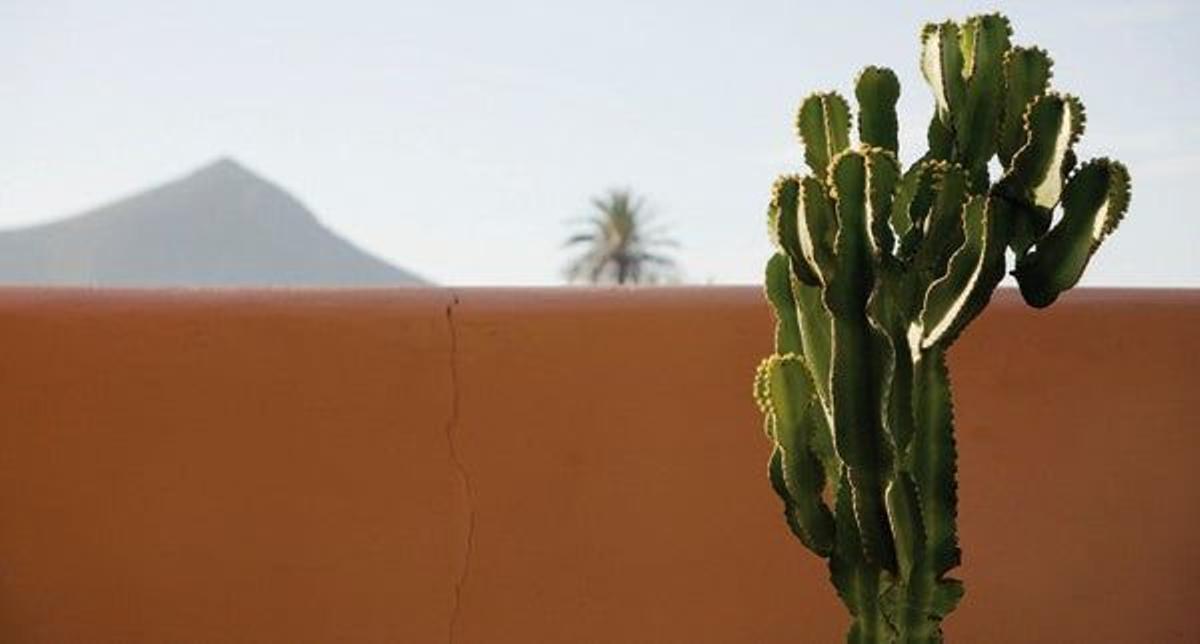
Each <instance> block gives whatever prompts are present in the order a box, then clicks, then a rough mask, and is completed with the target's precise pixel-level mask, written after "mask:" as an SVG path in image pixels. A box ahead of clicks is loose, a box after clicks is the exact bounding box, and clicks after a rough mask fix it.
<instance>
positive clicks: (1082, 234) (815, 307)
mask: <svg viewBox="0 0 1200 644" xmlns="http://www.w3.org/2000/svg"><path fill="white" fill-rule="evenodd" d="M1010 36H1011V29H1010V27H1009V23H1008V20H1007V19H1006V18H1004V17H1003V16H1000V15H995V14H992V15H980V16H973V17H970V18H967V19H966V20H965V21H964V22H962V23H961V24H958V23H955V22H949V21H948V22H943V23H939V24H929V25H926V26H925V28H924V29H923V30H922V32H921V36H920V40H921V57H920V64H921V71H922V74H923V75H924V77H925V80H926V81H927V82H928V83H929V85H930V87H931V88H932V90H933V95H934V101H935V105H936V109H935V111H934V115H933V118H932V121H931V122H930V124H929V129H928V143H929V150H928V151H927V152H926V153H925V154H924V156H922V157H921V158H920V159H918V160H917V161H916V162H915V163H913V164H912V165H911V166H909V167H908V168H907V169H905V168H903V167H902V166H901V164H900V162H899V158H898V136H897V129H898V126H897V119H896V110H895V108H896V101H897V99H898V98H899V96H900V84H899V82H898V81H897V79H896V75H895V74H894V73H893V72H892V71H891V70H889V69H886V68H882V67H867V68H866V69H864V70H863V71H862V73H860V74H859V76H858V78H857V79H856V81H855V88H854V94H855V98H856V99H857V102H858V114H857V119H854V117H852V115H851V111H850V107H849V105H848V103H847V102H846V101H845V100H844V99H843V98H842V97H841V96H839V95H837V94H836V93H823V94H813V95H811V96H809V97H808V98H806V99H805V100H804V101H803V103H802V104H801V106H800V110H799V114H798V117H797V122H796V126H797V130H798V133H799V136H800V139H801V140H802V142H803V145H804V160H805V162H806V163H807V165H808V166H809V169H810V170H811V172H810V173H809V174H806V175H804V176H783V177H780V178H779V179H778V180H777V181H776V183H775V186H774V189H773V192H772V196H771V202H770V207H769V229H770V235H771V237H772V241H773V242H774V244H775V246H776V250H777V252H776V253H775V255H774V256H773V257H771V259H770V261H769V262H768V263H767V267H766V294H767V299H768V300H769V302H770V304H771V306H772V308H773V310H774V313H775V319H776V327H775V353H774V354H773V355H771V356H770V357H768V358H767V359H766V360H764V361H763V362H762V364H761V365H760V366H759V369H758V372H757V374H756V377H755V382H754V393H755V398H756V400H757V402H758V403H759V406H760V408H761V410H762V411H763V414H764V416H765V419H766V423H765V425H766V433H767V435H768V437H769V438H770V439H771V441H772V442H773V444H774V450H773V452H772V454H771V457H770V462H769V466H768V472H769V478H770V482H771V485H772V486H773V487H774V489H775V492H776V493H777V494H778V495H779V496H780V497H781V498H782V499H783V502H784V516H785V518H786V520H787V525H788V526H789V527H790V528H791V531H792V532H793V533H794V534H795V536H796V537H797V538H798V539H799V540H800V542H801V543H803V544H804V546H806V547H807V548H808V549H810V550H812V551H813V552H814V553H816V554H817V555H819V556H821V557H824V558H827V559H828V560H829V570H830V573H831V578H832V581H833V585H834V587H835V588H836V590H837V593H838V595H839V597H840V598H841V599H842V601H843V602H844V604H845V605H846V607H847V608H848V609H849V611H850V614H851V626H850V631H849V635H848V641H849V642H864V643H866V642H870V643H875V642H938V641H941V640H942V632H941V621H942V619H943V618H944V617H945V616H946V615H947V614H948V613H950V611H952V610H953V609H954V608H955V606H956V605H957V604H958V601H959V599H960V598H961V597H962V596H963V586H962V583H961V582H959V581H958V580H955V579H952V578H949V577H948V576H947V574H948V573H949V572H950V571H951V569H953V568H955V567H956V566H958V564H959V561H960V551H959V545H958V537H957V529H956V505H957V492H956V488H957V484H956V466H955V460H956V452H955V441H954V433H953V413H952V405H951V393H950V381H949V373H948V371H947V368H946V351H947V349H948V348H949V347H950V345H951V344H952V343H953V342H954V340H955V339H956V338H958V336H959V335H960V334H961V333H962V332H963V329H964V328H965V327H966V326H967V325H968V324H969V323H970V322H971V321H972V320H973V319H974V318H975V317H976V316H977V315H979V313H980V312H981V311H982V310H983V309H984V307H985V306H986V305H987V303H988V301H989V300H990V298H991V295H992V292H993V291H994V290H995V288H996V286H997V284H999V282H1000V281H1001V279H1002V278H1003V277H1004V275H1005V274H1006V272H1007V271H1008V262H1009V261H1010V260H1009V254H1010V253H1011V256H1012V258H1013V259H1012V261H1013V270H1012V274H1013V275H1014V276H1015V277H1016V280H1017V283H1018V285H1019V286H1020V291H1021V294H1022V296H1023V297H1024V299H1025V301H1026V302H1027V303H1029V304H1030V305H1032V306H1035V307H1043V306H1047V305H1049V304H1051V303H1052V302H1054V300H1055V299H1056V298H1057V297H1058V295H1059V294H1060V293H1062V292H1063V291H1064V290H1066V289H1069V288H1071V287H1072V286H1074V285H1075V283H1076V282H1078V280H1079V277H1080V275H1082V273H1083V270H1084V268H1085V267H1086V265H1087V263H1088V260H1089V259H1090V258H1091V256H1092V255H1093V253H1095V252H1096V249H1097V248H1098V247H1099V245H1100V243H1101V242H1102V241H1103V240H1104V239H1105V237H1107V236H1108V235H1109V234H1110V233H1111V232H1112V231H1113V229H1115V228H1116V226H1117V224H1118V222H1120V220H1121V217H1122V216H1123V215H1124V213H1125V211H1126V209H1127V208H1128V206H1129V183H1130V182H1129V174H1128V172H1127V171H1126V169H1125V167H1124V166H1123V165H1121V164H1120V163H1118V162H1116V161H1111V160H1109V159H1095V160H1092V161H1088V162H1086V163H1083V164H1079V163H1077V160H1076V157H1075V153H1074V151H1073V148H1074V145H1075V144H1076V142H1077V141H1078V140H1079V137H1080V135H1081V134H1082V133H1083V128H1084V122H1085V121H1084V111H1083V105H1082V103H1080V101H1079V100H1078V99H1076V98H1075V97H1073V96H1069V95H1065V94H1059V93H1056V92H1053V91H1050V89H1049V81H1050V76H1051V61H1050V57H1049V56H1048V55H1047V54H1046V52H1045V51H1043V50H1041V49H1038V48H1033V47H1030V48H1026V47H1019V46H1013V45H1012V44H1011V43H1010ZM852 122H856V123H857V129H858V138H859V145H857V146H854V147H852V144H851V138H850V137H851V123H852ZM993 159H997V160H998V164H994V165H997V167H999V169H1000V172H999V176H998V177H996V178H995V179H994V180H993V177H992V176H991V174H992V173H991V168H989V164H991V163H993Z"/></svg>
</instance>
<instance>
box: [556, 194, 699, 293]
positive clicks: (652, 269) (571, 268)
mask: <svg viewBox="0 0 1200 644" xmlns="http://www.w3.org/2000/svg"><path fill="white" fill-rule="evenodd" d="M592 207H593V208H594V212H593V214H592V216H590V217H587V218H584V219H582V220H581V223H583V224H585V226H586V230H584V231H582V232H579V233H577V234H574V235H572V236H571V237H569V238H568V239H567V241H566V244H565V245H566V246H575V245H578V244H585V245H586V247H585V248H584V251H583V253H582V254H581V255H579V256H578V257H576V258H574V259H572V260H571V261H570V262H569V263H568V264H567V268H566V271H565V273H566V277H567V280H568V281H570V282H581V281H582V282H589V283H592V284H603V283H608V284H655V283H658V282H660V281H663V280H669V279H674V278H675V276H676V268H675V260H673V259H671V258H670V257H668V256H666V255H663V254H660V253H658V252H656V251H657V250H658V249H661V248H665V247H672V248H673V247H677V246H678V244H677V243H676V242H675V241H674V240H672V239H670V238H669V237H667V236H665V234H664V230H663V228H662V227H651V224H652V223H653V222H652V220H653V217H652V216H651V215H650V214H649V213H647V212H646V207H645V200H643V199H642V198H640V197H635V196H634V195H633V193H632V192H631V191H629V190H609V191H608V192H607V193H606V194H605V195H603V196H601V197H594V198H593V199H592Z"/></svg>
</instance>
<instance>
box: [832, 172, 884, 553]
mask: <svg viewBox="0 0 1200 644" xmlns="http://www.w3.org/2000/svg"><path fill="white" fill-rule="evenodd" d="M830 175H831V176H830V178H831V179H832V181H833V184H834V198H835V201H836V203H837V218H838V235H837V245H836V257H837V268H836V270H835V271H834V276H833V279H832V280H831V281H830V282H829V284H828V286H827V287H826V289H825V303H826V305H827V306H828V307H829V310H830V311H831V312H832V313H833V366H832V369H831V373H830V375H831V381H830V383H831V384H830V394H831V399H832V403H833V428H834V444H835V445H836V446H837V452H838V456H839V457H840V458H841V459H842V461H843V462H844V463H845V464H846V466H847V469H848V475H849V478H850V484H851V487H852V489H853V493H854V512H855V516H856V517H857V519H858V527H859V532H860V533H861V535H862V541H863V548H864V551H865V552H866V555H867V558H868V559H870V560H871V561H872V562H875V563H878V564H880V565H881V566H883V567H884V568H885V569H888V570H894V569H895V554H894V552H893V548H892V543H891V532H890V529H889V527H888V524H887V513H886V509H885V507H884V501H883V492H884V485H885V483H886V481H885V473H886V472H888V471H889V470H890V466H889V464H888V463H889V454H888V453H887V449H886V446H885V445H884V443H883V428H882V426H881V415H880V409H879V401H880V395H879V392H878V387H877V383H876V382H875V381H874V379H873V378H872V372H876V373H877V372H878V370H877V369H876V365H877V363H878V361H879V360H880V356H879V355H878V351H877V350H876V349H877V345H876V340H875V337H874V334H873V333H872V332H871V328H870V326H869V324H868V321H867V315H866V305H867V298H868V296H869V294H870V288H871V284H872V282H873V276H872V272H871V254H870V242H869V241H868V237H869V233H868V231H867V221H866V218H867V200H868V197H867V171H866V161H865V157H864V155H863V154H862V153H859V152H853V151H848V152H845V153H843V154H842V155H840V156H839V157H838V158H837V159H835V160H834V161H833V163H831V164H830ZM868 365H870V369H868V368H866V367H867V366H868Z"/></svg>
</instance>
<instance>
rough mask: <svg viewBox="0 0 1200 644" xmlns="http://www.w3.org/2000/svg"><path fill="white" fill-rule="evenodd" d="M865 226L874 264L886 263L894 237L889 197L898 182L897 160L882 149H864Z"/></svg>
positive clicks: (890, 256) (891, 153)
mask: <svg viewBox="0 0 1200 644" xmlns="http://www.w3.org/2000/svg"><path fill="white" fill-rule="evenodd" d="M864 156H865V161H866V169H867V226H868V232H869V233H870V234H869V236H868V240H869V241H870V243H871V253H872V255H874V259H875V262H876V263H877V264H879V263H882V264H890V263H891V262H892V261H893V259H894V257H893V254H892V253H893V251H894V250H895V249H894V246H895V243H896V238H895V235H894V234H893V232H892V223H891V216H892V200H893V197H894V196H895V193H896V187H897V185H898V184H899V183H900V162H899V161H897V160H896V155H895V154H894V153H893V152H891V151H890V150H887V149H884V148H867V149H866V150H865V152H864Z"/></svg>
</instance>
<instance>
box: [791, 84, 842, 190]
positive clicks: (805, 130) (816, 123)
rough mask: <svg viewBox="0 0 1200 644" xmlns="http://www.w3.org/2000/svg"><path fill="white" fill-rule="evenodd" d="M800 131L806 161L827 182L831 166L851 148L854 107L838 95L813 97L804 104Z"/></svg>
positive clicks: (805, 100)
mask: <svg viewBox="0 0 1200 644" xmlns="http://www.w3.org/2000/svg"><path fill="white" fill-rule="evenodd" d="M796 130H797V132H798V134H799V135H800V140H801V141H802V142H803V143H804V160H805V162H807V163H808V167H809V168H812V171H813V174H814V175H816V177H817V178H818V179H821V180H824V179H825V176H826V172H827V170H828V168H829V162H830V161H831V160H833V158H834V157H835V156H837V155H838V154H839V153H841V152H842V151H843V150H846V149H847V148H849V147H850V107H849V105H847V104H846V99H844V98H842V97H841V96H839V95H838V94H836V93H832V92H831V93H827V94H812V95H810V96H809V97H808V98H806V99H804V102H803V103H801V104H800V113H799V114H798V115H797V118H796Z"/></svg>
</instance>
